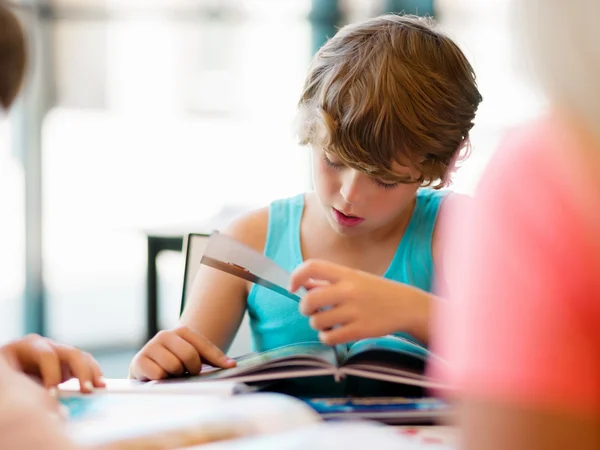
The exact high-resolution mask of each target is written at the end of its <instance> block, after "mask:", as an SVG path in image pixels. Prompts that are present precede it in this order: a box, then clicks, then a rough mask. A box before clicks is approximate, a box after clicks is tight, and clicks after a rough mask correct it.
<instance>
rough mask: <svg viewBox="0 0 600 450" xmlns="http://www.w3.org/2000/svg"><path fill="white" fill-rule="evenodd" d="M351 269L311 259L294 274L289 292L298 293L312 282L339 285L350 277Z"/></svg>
mask: <svg viewBox="0 0 600 450" xmlns="http://www.w3.org/2000/svg"><path fill="white" fill-rule="evenodd" d="M348 271H349V269H348V268H346V267H344V266H340V265H339V264H335V263H332V262H329V261H323V260H320V259H309V260H308V261H306V262H304V263H302V264H301V265H300V266H298V267H297V268H296V270H294V271H293V272H292V276H291V280H290V286H289V290H290V292H296V291H297V290H298V289H300V288H301V287H302V286H304V285H305V284H307V283H309V282H310V281H311V279H312V280H321V281H327V282H329V283H337V282H339V281H340V280H343V279H344V278H345V277H346V276H347V275H348Z"/></svg>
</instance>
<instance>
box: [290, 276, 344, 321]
mask: <svg viewBox="0 0 600 450" xmlns="http://www.w3.org/2000/svg"><path fill="white" fill-rule="evenodd" d="M343 294H344V292H343V289H342V288H341V287H340V285H339V284H332V285H329V286H325V287H320V288H316V289H313V290H311V291H309V292H308V293H307V294H306V295H305V296H304V297H302V299H301V300H300V304H299V305H298V308H299V310H300V313H301V314H303V315H305V316H312V315H313V314H315V313H317V312H318V311H319V310H320V309H323V308H327V307H330V306H335V305H338V304H339V303H340V302H342V301H343V299H344V298H345V297H344V295H343Z"/></svg>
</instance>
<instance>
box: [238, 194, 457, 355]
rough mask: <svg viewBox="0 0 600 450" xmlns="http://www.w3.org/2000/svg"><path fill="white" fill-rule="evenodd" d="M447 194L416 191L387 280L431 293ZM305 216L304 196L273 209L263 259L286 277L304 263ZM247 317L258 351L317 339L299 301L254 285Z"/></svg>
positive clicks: (270, 209) (249, 298)
mask: <svg viewBox="0 0 600 450" xmlns="http://www.w3.org/2000/svg"><path fill="white" fill-rule="evenodd" d="M447 193H448V191H436V190H433V189H425V188H423V189H419V190H418V191H417V201H416V205H415V209H414V211H413V213H412V216H411V218H410V221H409V222H408V226H407V228H406V231H405V232H404V236H403V237H402V240H401V241H400V244H399V245H398V249H397V250H396V253H395V255H394V258H393V259H392V262H391V264H390V266H389V267H388V269H387V271H386V272H385V274H384V277H385V278H388V279H390V280H394V281H399V282H402V283H406V284H410V285H412V286H415V287H418V288H420V289H422V290H424V291H427V292H431V288H432V282H433V274H434V267H433V257H432V254H431V241H432V236H433V230H434V227H435V222H436V219H437V216H438V211H439V208H440V205H441V203H442V201H443V199H444V198H445V196H446V194H447ZM303 211H304V194H301V195H298V196H296V197H292V198H287V199H282V200H277V201H275V202H273V203H271V205H270V207H269V225H268V231H267V240H266V243H265V249H264V254H265V256H267V257H269V258H270V259H272V260H273V261H275V262H276V263H277V264H279V265H280V266H281V267H282V268H284V269H285V270H286V271H288V272H292V271H293V270H294V269H295V268H296V267H298V266H299V265H300V264H301V263H302V261H303V259H302V251H301V246H300V221H301V219H302V213H303ZM248 315H249V317H250V328H251V331H252V347H253V350H254V351H265V350H270V349H273V348H275V347H280V346H282V345H288V344H293V343H298V342H306V341H317V340H318V334H317V332H316V331H315V330H313V329H312V328H311V327H310V325H309V323H308V318H307V317H304V316H303V315H302V314H300V312H299V311H298V302H297V301H294V300H292V299H289V298H287V297H284V296H283V295H280V294H277V293H276V292H273V291H271V290H269V289H266V288H264V287H262V286H258V285H253V286H252V289H251V290H250V294H249V295H248ZM402 335H403V336H406V335H405V334H402Z"/></svg>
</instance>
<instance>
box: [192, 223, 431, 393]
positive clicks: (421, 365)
mask: <svg viewBox="0 0 600 450" xmlns="http://www.w3.org/2000/svg"><path fill="white" fill-rule="evenodd" d="M201 263H202V264H204V265H207V266H210V267H213V268H215V269H218V270H221V271H224V272H226V273H229V274H231V275H234V276H237V277H240V278H243V279H245V280H248V281H251V282H253V283H256V284H259V285H261V286H264V287H266V288H268V289H271V290H273V291H275V292H278V293H280V294H281V295H284V296H286V297H288V298H291V299H294V300H298V301H299V300H300V298H301V297H302V296H303V295H304V294H305V293H306V291H305V290H304V289H300V290H299V291H298V292H295V293H292V292H289V291H288V290H287V286H289V281H290V274H289V273H287V272H286V271H285V270H284V269H282V268H281V267H279V266H278V265H277V264H276V263H275V262H274V261H272V260H271V259H269V258H267V257H266V256H264V255H262V254H261V253H259V252H257V251H256V250H254V249H252V248H250V247H247V246H245V245H243V244H242V243H240V242H238V241H236V240H235V239H233V238H231V237H229V236H226V235H223V234H220V233H218V232H215V233H213V234H212V235H211V237H210V239H209V241H208V244H207V246H206V249H205V252H204V254H203V256H202V260H201ZM429 358H436V357H435V355H433V354H431V353H430V352H429V350H428V349H427V348H425V347H424V346H422V345H420V344H418V343H416V342H414V341H412V340H410V339H407V338H403V337H399V336H385V337H381V338H373V339H365V340H362V341H358V342H356V343H354V344H352V345H350V346H347V345H340V346H336V347H328V346H326V345H323V344H321V343H320V342H302V343H297V344H292V345H287V346H284V347H280V348H276V349H273V350H269V351H266V352H262V353H256V354H250V355H246V356H243V357H240V358H238V359H237V361H238V364H237V367H234V368H231V369H216V368H211V367H207V368H205V369H204V370H203V372H202V374H201V375H200V376H201V377H202V378H204V379H207V380H208V379H212V380H214V379H229V380H235V381H241V382H255V381H265V380H280V379H287V378H300V377H314V376H323V375H332V376H333V377H334V378H335V379H336V380H338V381H339V380H341V379H343V378H345V377H348V376H353V377H361V378H369V379H374V380H381V381H387V382H392V383H402V384H407V385H412V386H420V387H424V388H437V387H442V386H440V384H438V383H436V382H435V381H434V380H432V379H430V378H428V377H427V376H425V374H424V372H425V363H426V361H427V359H429Z"/></svg>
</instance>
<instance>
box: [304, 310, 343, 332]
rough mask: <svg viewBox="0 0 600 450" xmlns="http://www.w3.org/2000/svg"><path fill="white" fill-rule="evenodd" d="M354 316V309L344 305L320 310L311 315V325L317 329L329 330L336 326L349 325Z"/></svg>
mask: <svg viewBox="0 0 600 450" xmlns="http://www.w3.org/2000/svg"><path fill="white" fill-rule="evenodd" d="M352 318H353V314H352V309H351V308H348V307H345V306H344V305H342V306H339V307H337V308H333V309H329V310H327V311H319V312H317V313H315V314H313V315H312V316H310V321H309V322H310V326H311V328H312V329H314V330H317V331H324V330H329V329H331V328H333V327H335V326H342V325H347V324H348V323H350V322H351V320H352Z"/></svg>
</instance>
